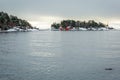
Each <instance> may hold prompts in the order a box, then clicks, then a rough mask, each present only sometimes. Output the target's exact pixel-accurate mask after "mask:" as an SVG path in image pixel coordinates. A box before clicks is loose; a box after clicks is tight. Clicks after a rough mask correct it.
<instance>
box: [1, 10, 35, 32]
mask: <svg viewBox="0 0 120 80" xmlns="http://www.w3.org/2000/svg"><path fill="white" fill-rule="evenodd" d="M15 26H19V28H20V29H26V28H33V27H32V26H31V24H30V23H29V22H27V21H26V20H23V19H20V18H18V17H17V16H13V15H8V14H7V13H5V12H0V29H1V30H8V29H10V28H13V27H15Z"/></svg>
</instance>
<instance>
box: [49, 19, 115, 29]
mask: <svg viewBox="0 0 120 80" xmlns="http://www.w3.org/2000/svg"><path fill="white" fill-rule="evenodd" d="M111 29H114V28H112V27H109V26H108V25H106V24H104V23H101V22H95V21H94V20H89V21H87V22H86V21H75V20H63V21H61V22H60V23H53V24H52V25H51V30H52V31H86V30H87V31H101V30H111Z"/></svg>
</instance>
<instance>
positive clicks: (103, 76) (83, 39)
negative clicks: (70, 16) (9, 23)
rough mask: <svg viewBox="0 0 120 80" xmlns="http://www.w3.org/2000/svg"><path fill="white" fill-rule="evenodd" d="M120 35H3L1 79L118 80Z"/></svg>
mask: <svg viewBox="0 0 120 80" xmlns="http://www.w3.org/2000/svg"><path fill="white" fill-rule="evenodd" d="M119 34H120V32H119V31H79V32H77V31H73V32H72V31H71V32H69V31H68V32H64V31H63V32H59V31H53V32H52V31H48V32H47V31H41V32H28V33H24V32H23V33H22V32H21V33H0V80H119V79H120V77H119V74H120V71H119V70H120V67H119V66H120V49H119V48H120V42H119V41H120V36H119ZM107 67H112V68H113V70H111V71H105V70H104V69H105V68H107Z"/></svg>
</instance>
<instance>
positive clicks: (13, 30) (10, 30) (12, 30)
mask: <svg viewBox="0 0 120 80" xmlns="http://www.w3.org/2000/svg"><path fill="white" fill-rule="evenodd" d="M16 31H17V30H16V29H8V30H7V32H16Z"/></svg>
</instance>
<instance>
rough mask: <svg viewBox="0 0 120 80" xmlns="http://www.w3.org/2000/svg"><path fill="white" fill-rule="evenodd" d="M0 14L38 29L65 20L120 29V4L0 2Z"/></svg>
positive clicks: (109, 0) (94, 0)
mask: <svg viewBox="0 0 120 80" xmlns="http://www.w3.org/2000/svg"><path fill="white" fill-rule="evenodd" d="M0 10H1V11H4V12H7V13H8V14H12V15H15V16H18V17H19V18H22V19H25V20H27V21H29V22H30V23H31V24H32V25H33V26H36V27H39V28H41V29H44V28H50V25H51V24H52V23H53V22H60V21H61V20H64V19H74V20H81V21H84V20H85V21H87V20H95V21H97V22H103V23H105V24H109V25H110V26H113V27H116V28H119V27H120V0H0Z"/></svg>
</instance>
